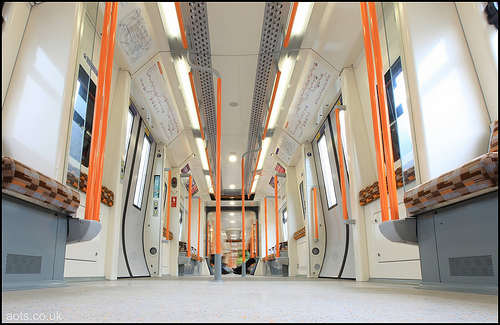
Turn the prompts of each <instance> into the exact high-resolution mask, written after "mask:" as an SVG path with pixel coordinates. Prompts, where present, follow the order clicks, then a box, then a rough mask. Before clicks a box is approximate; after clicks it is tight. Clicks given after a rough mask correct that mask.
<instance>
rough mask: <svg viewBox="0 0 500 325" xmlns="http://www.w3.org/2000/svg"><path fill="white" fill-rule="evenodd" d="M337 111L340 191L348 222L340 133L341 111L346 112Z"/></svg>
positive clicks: (343, 209) (336, 107)
mask: <svg viewBox="0 0 500 325" xmlns="http://www.w3.org/2000/svg"><path fill="white" fill-rule="evenodd" d="M334 109H336V110H337V111H336V112H335V123H336V125H337V150H338V152H339V166H340V189H341V191H340V192H341V195H342V213H343V216H344V220H347V219H348V218H349V217H348V215H347V196H346V191H345V175H344V149H343V148H342V132H340V117H339V115H340V110H341V109H343V110H345V106H344V107H342V108H341V107H339V106H335V108H334Z"/></svg>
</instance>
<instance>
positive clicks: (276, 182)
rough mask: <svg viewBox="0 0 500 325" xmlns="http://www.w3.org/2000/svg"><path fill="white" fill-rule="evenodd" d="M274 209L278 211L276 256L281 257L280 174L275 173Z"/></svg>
mask: <svg viewBox="0 0 500 325" xmlns="http://www.w3.org/2000/svg"><path fill="white" fill-rule="evenodd" d="M274 211H275V213H276V257H280V231H279V227H278V226H279V224H280V218H279V213H278V175H274Z"/></svg>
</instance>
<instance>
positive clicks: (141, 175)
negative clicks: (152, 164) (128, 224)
mask: <svg viewBox="0 0 500 325" xmlns="http://www.w3.org/2000/svg"><path fill="white" fill-rule="evenodd" d="M150 150H151V142H150V140H149V138H148V136H147V135H144V140H143V144H142V153H141V162H140V163H139V172H138V174H137V183H136V184H135V194H134V206H136V207H137V208H138V209H141V207H142V198H143V196H144V188H145V187H146V172H147V170H148V163H149V152H150Z"/></svg>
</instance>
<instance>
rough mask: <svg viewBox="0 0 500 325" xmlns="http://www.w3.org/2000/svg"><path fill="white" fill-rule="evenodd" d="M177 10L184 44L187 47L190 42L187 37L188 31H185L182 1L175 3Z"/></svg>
mask: <svg viewBox="0 0 500 325" xmlns="http://www.w3.org/2000/svg"><path fill="white" fill-rule="evenodd" d="M175 12H176V13H177V21H178V22H179V29H180V30H181V37H182V46H183V47H184V49H187V47H188V43H187V39H186V32H185V31H184V21H183V20H182V11H181V3H180V2H176V3H175Z"/></svg>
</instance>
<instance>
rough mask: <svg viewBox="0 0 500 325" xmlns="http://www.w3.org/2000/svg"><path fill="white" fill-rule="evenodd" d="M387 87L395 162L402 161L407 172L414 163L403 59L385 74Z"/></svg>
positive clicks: (397, 61)
mask: <svg viewBox="0 0 500 325" xmlns="http://www.w3.org/2000/svg"><path fill="white" fill-rule="evenodd" d="M391 74H392V81H391ZM385 85H386V87H385V88H386V92H387V105H388V111H389V123H390V127H391V138H392V153H393V155H394V162H397V161H398V160H400V159H401V160H402V161H401V164H402V165H403V169H404V170H405V169H407V168H410V167H411V166H413V164H414V162H413V147H412V140H411V133H410V119H409V114H408V108H407V104H406V103H407V99H406V88H405V80H404V75H403V69H402V67H401V58H398V59H397V60H396V62H394V64H393V65H392V67H391V69H390V70H389V71H388V72H387V73H386V74H385Z"/></svg>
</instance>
